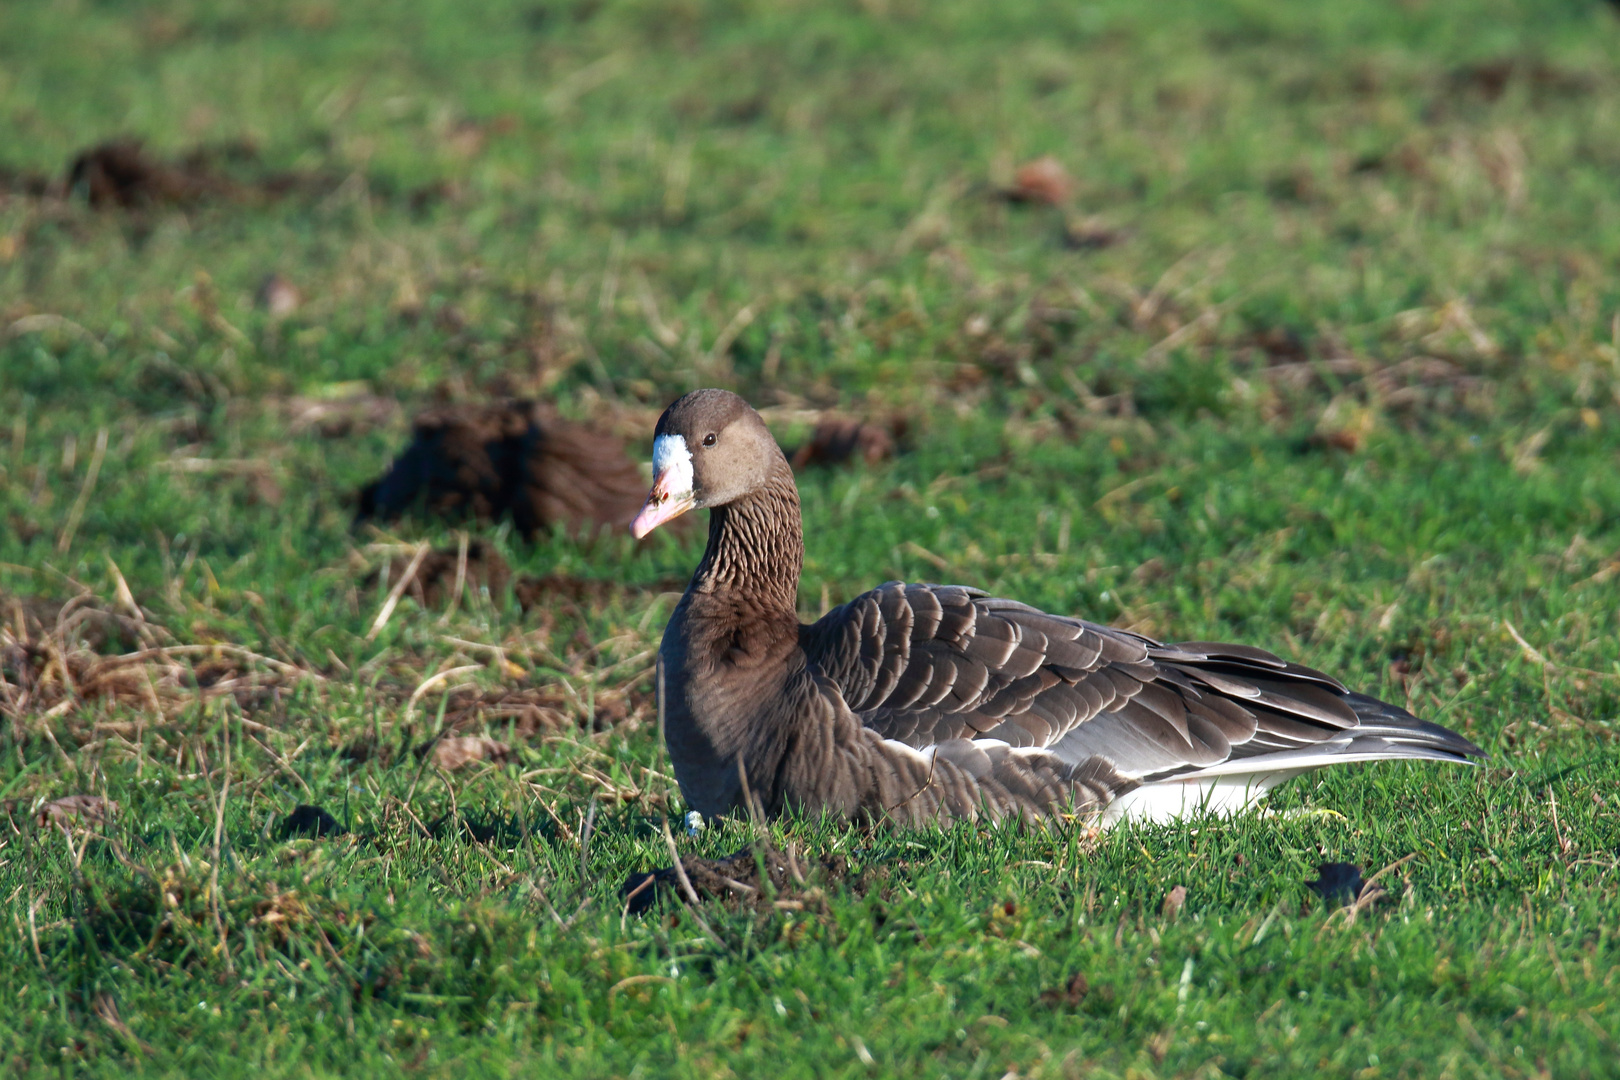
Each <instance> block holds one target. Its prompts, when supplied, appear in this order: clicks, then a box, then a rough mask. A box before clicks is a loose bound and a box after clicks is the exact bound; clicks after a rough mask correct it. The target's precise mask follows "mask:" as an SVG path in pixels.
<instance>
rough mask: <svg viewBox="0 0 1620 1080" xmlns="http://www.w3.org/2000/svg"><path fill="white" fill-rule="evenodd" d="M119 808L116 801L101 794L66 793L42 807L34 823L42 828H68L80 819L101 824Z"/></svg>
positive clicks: (86, 822) (87, 822)
mask: <svg viewBox="0 0 1620 1080" xmlns="http://www.w3.org/2000/svg"><path fill="white" fill-rule="evenodd" d="M117 810H118V804H117V803H116V802H113V801H112V800H111V799H104V798H102V797H101V796H100V795H65V796H63V797H62V798H60V799H52V800H51V801H50V802H48V803H46V804H45V805H44V806H42V807H40V808H39V812H38V813H37V814H35V815H34V823H35V824H36V825H38V826H39V827H40V828H42V829H43V828H46V827H48V826H51V825H60V826H62V827H63V828H66V827H67V826H68V825H69V824H72V823H73V822H78V821H82V822H84V823H85V824H93V825H100V824H101V823H103V822H105V821H106V820H107V819H108V817H110V816H111V815H112V814H114V813H116V812H117Z"/></svg>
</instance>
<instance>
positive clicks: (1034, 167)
mask: <svg viewBox="0 0 1620 1080" xmlns="http://www.w3.org/2000/svg"><path fill="white" fill-rule="evenodd" d="M1002 194H1003V196H1004V197H1005V198H1006V199H1007V200H1009V201H1010V202H1039V203H1047V204H1048V205H1051V206H1060V205H1062V204H1063V203H1066V202H1068V201H1069V197H1070V196H1071V195H1073V194H1074V181H1073V180H1071V179H1069V171H1068V170H1067V169H1065V168H1064V167H1063V163H1062V162H1061V161H1059V160H1058V159H1057V158H1055V157H1052V156H1051V155H1050V154H1047V155H1045V156H1044V157H1038V158H1036V159H1035V160H1033V161H1026V162H1024V164H1022V165H1020V166H1018V171H1017V172H1016V173H1014V174H1013V182H1012V186H1011V187H1010V188H1007V189H1006V190H1005V191H1004V192H1003V193H1002Z"/></svg>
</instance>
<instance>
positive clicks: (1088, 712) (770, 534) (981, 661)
mask: <svg viewBox="0 0 1620 1080" xmlns="http://www.w3.org/2000/svg"><path fill="white" fill-rule="evenodd" d="M652 457H653V485H652V490H651V492H650V493H649V494H648V496H647V500H646V502H645V504H644V505H643V506H642V508H641V511H640V512H639V513H638V514H637V515H636V517H635V519H634V520H633V522H632V523H631V531H632V533H634V535H635V536H636V538H637V539H641V538H643V537H645V536H646V535H647V534H648V533H650V532H651V531H652V530H653V529H656V528H658V527H659V526H661V525H663V524H665V523H666V522H669V521H671V520H673V519H675V518H677V517H679V516H680V515H682V514H684V513H686V512H688V511H690V510H694V509H697V508H707V509H708V511H709V536H708V546H707V548H706V549H705V550H704V553H703V558H702V561H701V562H700V563H699V564H698V567H697V570H696V572H695V573H694V574H693V576H692V579H691V582H690V584H689V585H688V586H687V588H686V591H685V593H684V594H683V595H682V596H681V599H680V602H679V603H678V604H677V605H676V607H675V610H674V612H673V613H672V614H671V616H670V619H669V623H668V625H667V626H666V627H665V630H664V636H663V642H662V645H661V646H660V648H659V654H658V665H657V680H658V709H659V718H660V724H661V727H662V729H663V734H664V741H665V744H666V746H667V748H668V751H669V757H670V761H671V763H672V765H673V766H674V771H675V778H676V780H677V781H678V782H679V784H680V789H681V795H682V797H683V798H684V800H685V801H686V803H687V805H688V806H689V807H690V809H692V810H695V811H697V812H698V813H699V814H701V815H703V816H705V817H709V816H715V815H724V814H726V813H729V812H734V811H739V810H747V811H750V812H762V813H764V814H765V815H767V816H776V815H780V814H783V813H786V812H790V811H792V812H798V813H807V814H812V815H816V814H820V815H831V816H833V817H835V818H839V819H845V820H866V821H872V822H878V821H889V822H894V823H899V824H903V825H912V826H920V825H928V824H935V823H944V822H948V821H950V820H953V819H970V820H1000V819H1003V818H1009V817H1027V818H1031V819H1041V818H1048V817H1054V816H1055V817H1063V818H1068V819H1081V818H1083V819H1085V820H1090V821H1093V822H1096V823H1098V825H1099V827H1105V826H1108V825H1112V824H1114V823H1116V822H1119V821H1123V820H1148V821H1167V820H1171V819H1175V818H1180V817H1182V816H1184V815H1193V814H1197V813H1201V812H1216V813H1223V814H1230V813H1235V812H1237V811H1240V810H1243V809H1245V808H1247V807H1250V806H1252V805H1254V803H1255V802H1256V801H1258V800H1259V799H1260V797H1261V796H1263V795H1264V794H1265V793H1266V792H1267V791H1268V790H1270V789H1271V788H1273V787H1274V786H1276V785H1277V784H1279V783H1281V782H1282V781H1284V780H1287V779H1289V778H1290V777H1293V776H1297V775H1299V774H1300V773H1303V772H1306V771H1309V770H1312V769H1316V768H1320V767H1322V766H1326V765H1336V764H1341V763H1347V762H1361V761H1384V760H1423V761H1445V762H1457V763H1472V762H1473V761H1474V760H1476V759H1480V758H1483V756H1484V753H1483V751H1481V749H1480V748H1479V747H1478V746H1476V745H1475V744H1474V743H1472V742H1470V741H1469V740H1468V739H1466V738H1464V737H1463V736H1461V735H1459V734H1457V733H1456V732H1454V731H1451V730H1449V729H1447V728H1444V727H1441V726H1440V725H1438V724H1434V723H1430V722H1428V721H1425V720H1420V719H1418V718H1417V717H1415V716H1413V715H1412V714H1411V713H1408V712H1407V711H1405V710H1404V709H1400V708H1398V707H1396V706H1394V705H1390V704H1388V703H1386V702H1383V701H1379V700H1378V699H1376V698H1373V697H1369V696H1367V695H1365V694H1360V693H1356V692H1355V691H1352V690H1350V689H1348V688H1346V687H1345V686H1344V684H1343V683H1341V682H1339V680H1337V679H1335V678H1333V677H1332V676H1331V675H1326V674H1323V673H1322V672H1320V671H1315V670H1312V669H1311V668H1308V667H1304V666H1302V665H1300V664H1295V663H1290V662H1288V661H1285V660H1282V659H1280V658H1279V657H1276V656H1274V655H1272V654H1271V653H1269V652H1265V651H1263V650H1261V649H1257V648H1252V647H1250V646H1247V645H1230V644H1219V643H1214V642H1202V641H1187V642H1181V643H1179V644H1161V643H1159V642H1157V641H1154V640H1152V639H1150V638H1147V637H1144V636H1143V635H1141V634H1136V633H1132V632H1130V631H1127V630H1119V629H1115V628H1114V627H1110V626H1103V625H1099V624H1097V623H1092V622H1087V621H1085V620H1084V619H1079V618H1075V617H1072V616H1068V615H1058V614H1050V613H1047V612H1044V611H1040V610H1037V609H1036V608H1033V607H1030V606H1028V605H1026V604H1021V603H1018V602H1016V601H1013V600H1006V599H1001V598H999V597H995V596H991V595H989V594H988V593H985V592H983V591H981V590H979V589H974V588H970V587H967V586H963V585H932V584H908V583H903V582H897V581H891V582H888V583H886V584H883V585H879V586H878V587H877V588H875V589H872V590H871V591H869V592H865V593H862V594H861V595H860V596H857V597H856V598H855V599H853V600H851V601H849V602H848V603H846V604H843V605H842V606H839V607H836V608H833V609H832V610H831V611H829V612H827V614H826V615H824V616H822V617H821V618H820V619H818V620H817V621H815V622H813V623H810V624H803V623H801V622H800V621H799V618H798V614H797V599H798V587H799V574H800V571H801V569H802V567H803V562H804V538H803V531H802V525H801V521H800V513H799V494H798V489H797V487H796V485H795V483H794V479H793V473H792V470H791V469H790V467H789V465H788V461H787V459H786V457H785V456H784V455H783V452H782V450H781V449H780V448H779V447H778V445H777V443H776V440H775V439H774V438H772V436H771V433H770V432H769V430H767V428H766V426H765V423H764V421H763V420H761V418H760V416H759V414H758V413H757V412H755V411H754V410H753V409H752V408H751V407H750V406H749V405H748V403H747V402H745V401H744V400H743V399H742V398H740V397H738V396H737V395H736V394H733V393H730V392H729V391H725V390H697V391H694V392H692V393H690V394H687V395H686V396H684V397H682V398H680V399H679V400H678V401H676V402H675V403H674V404H672V405H670V406H669V408H668V409H666V410H665V411H664V413H663V415H662V416H661V417H659V420H658V425H657V428H656V430H655V432H654V438H653V451H652Z"/></svg>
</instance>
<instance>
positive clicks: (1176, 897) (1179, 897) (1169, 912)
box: [1161, 885, 1187, 920]
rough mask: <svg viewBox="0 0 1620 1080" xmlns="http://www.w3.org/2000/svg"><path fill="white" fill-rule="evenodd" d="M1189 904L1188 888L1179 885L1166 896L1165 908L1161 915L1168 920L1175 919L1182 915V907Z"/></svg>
mask: <svg viewBox="0 0 1620 1080" xmlns="http://www.w3.org/2000/svg"><path fill="white" fill-rule="evenodd" d="M1186 902H1187V886H1185V885H1177V886H1176V887H1175V888H1173V889H1171V890H1170V891H1169V892H1167V893H1165V895H1164V907H1163V909H1162V910H1161V914H1162V915H1163V916H1164V917H1165V918H1166V919H1172V920H1173V919H1175V918H1176V917H1177V916H1178V915H1180V914H1181V905H1182V904H1185V903H1186Z"/></svg>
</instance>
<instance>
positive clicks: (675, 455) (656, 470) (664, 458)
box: [653, 435, 692, 495]
mask: <svg viewBox="0 0 1620 1080" xmlns="http://www.w3.org/2000/svg"><path fill="white" fill-rule="evenodd" d="M653 476H654V478H659V477H662V478H663V481H664V494H666V495H690V494H691V493H692V451H690V450H688V449H687V448H686V437H685V436H684V435H660V436H658V438H656V439H654V440H653Z"/></svg>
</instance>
